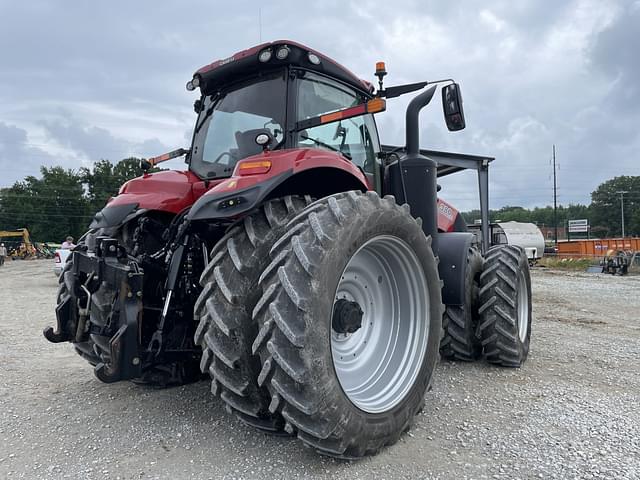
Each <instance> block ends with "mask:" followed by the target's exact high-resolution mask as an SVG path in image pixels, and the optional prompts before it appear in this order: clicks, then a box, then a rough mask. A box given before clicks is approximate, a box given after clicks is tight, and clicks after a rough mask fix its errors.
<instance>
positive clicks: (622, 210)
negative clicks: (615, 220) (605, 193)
mask: <svg viewBox="0 0 640 480" xmlns="http://www.w3.org/2000/svg"><path fill="white" fill-rule="evenodd" d="M616 193H618V194H620V216H621V219H620V223H621V224H622V238H624V194H625V193H629V192H628V191H627V190H620V191H618V192H616Z"/></svg>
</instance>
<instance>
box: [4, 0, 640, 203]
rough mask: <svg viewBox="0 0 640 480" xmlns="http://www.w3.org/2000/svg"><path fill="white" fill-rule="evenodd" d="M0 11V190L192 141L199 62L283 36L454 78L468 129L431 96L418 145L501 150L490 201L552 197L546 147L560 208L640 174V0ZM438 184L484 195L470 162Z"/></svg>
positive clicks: (396, 123) (391, 134)
mask: <svg viewBox="0 0 640 480" xmlns="http://www.w3.org/2000/svg"><path fill="white" fill-rule="evenodd" d="M0 18H2V19H3V22H2V23H3V26H2V29H0V187H2V186H9V185H11V184H13V182H15V181H16V180H20V179H22V178H24V177H25V176H27V175H38V172H39V167H40V166H41V165H47V166H52V165H61V166H63V167H65V168H70V169H78V168H80V167H83V166H89V165H91V163H92V162H93V161H96V160H99V159H109V160H112V161H114V162H116V161H118V160H120V159H122V158H126V157H129V156H139V157H149V156H154V155H159V154H161V153H164V152H166V151H169V150H173V149H175V148H179V147H188V145H189V141H190V138H191V134H192V130H193V124H194V122H195V114H194V112H193V108H192V105H193V101H194V100H195V99H196V97H197V93H196V92H188V91H186V89H185V83H186V81H187V80H189V79H190V78H191V77H192V74H193V72H194V71H195V70H197V69H198V68H199V67H201V66H203V65H206V64H208V63H211V62H212V61H214V60H216V59H220V58H226V57H228V56H230V55H231V54H233V53H234V52H237V51H239V50H243V49H245V48H249V47H251V46H253V45H256V44H259V43H261V41H270V40H277V39H282V38H286V39H291V40H295V41H298V42H301V43H303V44H306V45H308V46H310V47H312V48H314V49H316V50H318V51H321V52H323V53H324V54H326V55H328V56H330V57H332V58H334V59H335V60H336V61H338V62H339V63H341V64H343V65H345V66H346V67H347V68H349V69H350V70H352V71H353V72H355V73H356V74H357V75H359V76H360V77H361V78H365V79H367V80H369V81H372V82H373V81H374V80H375V77H374V75H373V73H374V69H375V63H376V62H377V61H385V62H386V65H387V71H388V72H389V74H388V75H387V77H386V78H385V84H386V85H387V86H391V85H394V84H401V83H410V82H417V81H423V80H437V79H440V78H449V77H451V78H454V79H455V80H456V81H457V82H458V83H459V84H460V86H461V89H462V94H463V98H464V108H465V114H466V120H467V128H466V129H465V130H463V131H461V132H448V131H447V129H446V126H445V124H444V120H443V117H442V109H441V105H439V103H440V102H439V100H438V101H437V102H436V101H434V102H432V104H431V105H429V106H428V107H427V108H426V109H425V110H424V111H423V113H422V114H421V137H420V143H421V146H422V147H423V148H428V149H433V150H446V151H453V152H461V153H470V154H479V155H487V156H492V157H495V158H496V160H495V161H494V162H493V163H492V165H491V168H490V173H489V178H490V205H491V207H492V208H499V207H502V206H505V205H512V206H513V205H519V206H523V207H533V206H544V205H549V204H551V203H552V201H553V189H552V186H553V181H552V167H551V163H550V161H551V155H552V145H554V144H555V145H556V158H557V163H558V165H559V169H558V171H557V174H558V201H559V203H561V204H569V203H583V204H585V203H587V204H588V203H589V201H590V193H591V192H592V191H593V190H594V189H595V188H596V187H597V186H598V185H599V184H600V183H602V182H603V181H605V180H608V179H610V178H613V177H615V176H619V175H640V153H639V152H640V55H639V54H638V52H637V50H638V48H640V0H628V1H622V0H607V1H602V0H597V1H592V0H576V1H566V2H563V1H558V2H547V1H545V2H541V1H535V0H519V1H513V0H507V1H502V0H498V1H491V0H489V1H487V0H483V1H476V0H471V1H460V2H451V1H444V0H440V1H435V0H416V1H411V0H395V1H394V2H375V1H368V0H360V1H357V2H350V1H348V0H340V1H334V0H325V1H322V2H305V3H301V2H298V1H270V2H255V1H244V0H237V1H236V2H221V1H197V0H187V1H180V2H178V1H165V2H158V1H153V2H152V1H147V0H142V1H136V2H132V1H121V0H111V1H109V2H82V1H79V0H78V1H68V2H54V1H44V0H30V1H29V2H16V1H13V0H0ZM406 97H409V98H405V97H402V98H399V99H395V100H389V101H388V102H387V111H386V112H384V113H382V114H379V115H378V116H377V117H376V119H377V122H378V128H379V132H380V137H381V140H382V141H383V143H387V144H394V145H401V144H403V143H404V111H405V108H406V105H407V103H408V101H409V100H410V96H409V95H407V96H406ZM434 98H435V99H439V95H438V96H436V97H434ZM174 162H175V161H174ZM172 167H174V168H183V167H184V165H183V164H181V163H179V162H177V163H173V164H172ZM441 183H442V186H443V190H442V192H441V196H442V197H443V198H445V199H447V200H448V201H449V202H451V203H452V204H453V205H455V206H457V207H458V208H460V209H463V210H468V209H471V208H474V207H476V206H477V203H478V202H477V183H476V181H475V177H474V175H473V174H472V173H471V172H465V173H462V174H459V175H454V176H452V177H450V178H447V179H444V180H442V182H441Z"/></svg>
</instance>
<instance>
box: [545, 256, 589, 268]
mask: <svg viewBox="0 0 640 480" xmlns="http://www.w3.org/2000/svg"><path fill="white" fill-rule="evenodd" d="M597 264H598V262H597V260H595V259H591V258H556V257H542V258H541V259H540V260H538V265H540V266H541V267H547V268H558V269H562V270H586V269H587V268H588V267H589V266H591V265H597Z"/></svg>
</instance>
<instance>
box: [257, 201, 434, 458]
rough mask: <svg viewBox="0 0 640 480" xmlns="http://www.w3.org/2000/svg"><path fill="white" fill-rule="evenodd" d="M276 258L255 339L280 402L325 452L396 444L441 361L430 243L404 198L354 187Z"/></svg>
mask: <svg viewBox="0 0 640 480" xmlns="http://www.w3.org/2000/svg"><path fill="white" fill-rule="evenodd" d="M271 257H272V258H274V260H273V262H271V264H270V265H269V266H268V267H267V268H266V269H265V271H264V272H263V274H262V276H261V281H260V283H261V285H262V288H263V291H264V295H263V296H262V298H261V299H260V301H258V303H257V305H256V308H255V309H254V318H256V319H257V321H258V323H259V325H260V331H259V333H258V336H257V338H256V340H255V342H254V345H253V349H254V351H255V352H257V353H258V354H259V355H260V359H261V362H262V371H261V372H260V375H259V377H258V381H259V383H260V384H262V385H265V386H267V388H268V390H269V393H270V395H271V403H270V406H269V408H270V410H271V411H273V412H280V413H281V414H282V416H283V418H284V419H285V421H286V425H285V428H286V429H287V430H288V431H289V432H291V433H294V432H296V433H297V436H298V438H300V439H301V440H302V441H303V442H304V443H305V444H307V445H309V446H311V447H313V448H315V449H316V450H318V451H319V452H320V453H324V454H328V455H332V456H337V457H341V458H355V457H361V456H363V455H369V454H374V453H376V452H377V451H378V450H379V449H380V448H381V447H383V446H385V445H389V444H392V443H395V442H396V441H397V439H398V438H399V437H400V435H401V434H402V433H403V432H404V431H405V430H407V429H408V428H409V427H410V425H411V423H412V422H413V418H414V415H415V414H416V413H417V412H418V410H419V409H420V408H421V407H422V405H423V402H424V394H425V392H426V390H427V387H428V385H429V383H430V380H431V377H432V374H433V371H434V368H435V365H436V362H437V359H438V344H439V339H440V338H439V337H440V331H441V315H442V300H441V293H440V282H439V277H438V270H437V265H436V260H435V257H434V255H433V252H432V250H431V246H430V240H429V239H428V238H427V237H426V236H425V235H424V233H423V232H422V229H421V228H420V225H419V224H418V222H417V221H416V220H415V219H414V218H413V217H412V216H411V215H410V214H409V211H408V208H407V207H404V208H403V207H400V206H398V205H397V204H396V203H395V200H394V199H393V197H385V198H384V199H381V198H380V197H378V195H376V194H375V193H373V192H368V193H367V194H362V193H360V192H347V193H342V194H338V195H334V196H330V197H327V198H324V199H321V200H318V201H317V202H315V203H313V204H311V205H310V206H308V207H307V208H306V209H305V210H304V211H303V212H302V213H300V214H299V215H298V216H297V217H295V218H294V219H293V220H291V221H290V222H289V224H288V225H287V233H285V234H284V236H283V237H282V238H281V239H280V240H279V241H278V242H277V243H276V244H275V245H274V246H273V248H272V250H271Z"/></svg>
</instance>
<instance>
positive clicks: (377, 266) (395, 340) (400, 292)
mask: <svg viewBox="0 0 640 480" xmlns="http://www.w3.org/2000/svg"><path fill="white" fill-rule="evenodd" d="M428 291H429V286H428V284H427V280H426V276H425V273H424V271H423V270H422V267H421V265H420V262H419V260H418V258H417V257H416V255H415V253H414V252H413V251H412V250H411V248H410V247H409V246H408V245H407V244H406V243H405V242H404V241H402V240H401V239H399V238H397V237H394V236H390V235H381V236H378V237H374V238H372V239H370V240H369V241H367V242H366V243H365V244H364V245H363V246H362V247H360V249H359V250H358V251H357V252H356V253H355V254H354V255H353V256H352V257H351V259H350V260H349V262H348V264H347V266H346V268H345V269H344V271H343V272H342V275H341V277H340V281H339V282H338V286H337V289H336V292H335V296H334V298H335V300H334V303H333V317H332V319H331V326H332V332H331V351H332V357H333V365H334V368H335V371H336V375H337V377H338V380H339V382H340V385H341V387H342V389H343V391H344V392H345V394H346V395H347V397H348V398H349V400H350V401H351V403H353V404H354V405H355V406H356V407H358V408H360V409H361V410H364V411H365V412H370V413H380V412H385V411H388V410H389V409H391V408H393V407H394V406H395V405H397V404H398V403H399V402H400V401H401V400H402V399H403V398H404V397H405V396H406V395H407V393H408V392H409V391H410V389H411V387H412V386H413V384H414V381H415V378H416V376H417V375H418V371H419V370H420V366H421V365H422V359H423V358H424V355H425V353H426V349H427V343H428V331H429V323H430V321H431V319H430V317H429V311H430V310H429V294H428Z"/></svg>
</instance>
